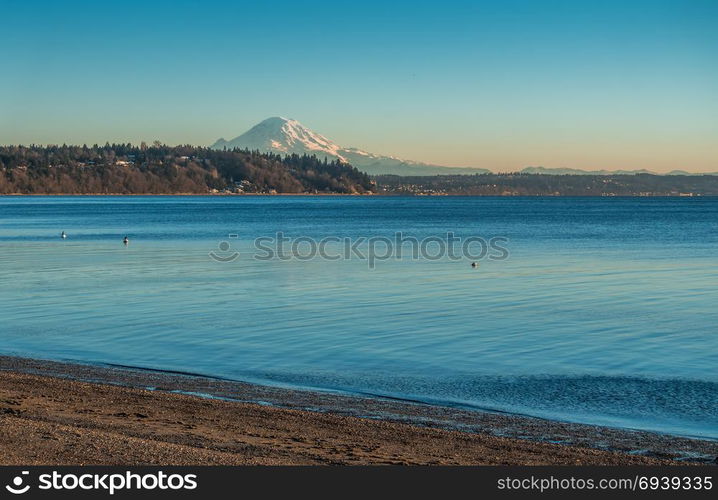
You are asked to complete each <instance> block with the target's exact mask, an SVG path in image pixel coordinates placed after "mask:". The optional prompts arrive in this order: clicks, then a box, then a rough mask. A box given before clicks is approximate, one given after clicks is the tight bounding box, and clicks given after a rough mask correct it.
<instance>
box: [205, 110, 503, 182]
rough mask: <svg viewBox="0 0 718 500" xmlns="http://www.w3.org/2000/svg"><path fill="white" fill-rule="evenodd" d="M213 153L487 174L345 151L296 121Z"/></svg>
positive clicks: (268, 126)
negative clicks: (302, 157) (254, 153)
mask: <svg viewBox="0 0 718 500" xmlns="http://www.w3.org/2000/svg"><path fill="white" fill-rule="evenodd" d="M210 147H211V148H212V149H234V148H239V149H248V150H250V151H255V150H256V151H263V152H272V153H278V154H291V153H295V154H300V155H302V154H308V155H316V156H317V157H318V158H319V159H324V158H328V159H329V160H339V161H342V162H345V163H350V164H351V165H353V166H355V167H356V168H358V169H359V170H361V171H362V172H366V173H368V174H371V175H381V174H392V175H442V174H446V175H449V174H477V173H487V172H489V171H488V170H486V169H480V168H461V167H442V166H440V165H430V164H428V163H421V162H415V161H410V160H402V159H400V158H395V157H393V156H382V155H377V154H374V153H368V152H366V151H362V150H361V149H357V148H345V147H342V146H339V145H338V144H336V143H334V142H332V141H331V140H329V139H327V138H326V137H324V136H323V135H320V134H318V133H316V132H314V131H313V130H310V129H309V128H307V127H305V126H304V125H302V124H301V123H299V122H298V121H297V120H291V119H289V118H283V117H280V116H275V117H272V118H267V119H266V120H264V121H262V122H260V123H258V124H257V125H255V126H254V127H252V128H251V129H249V130H248V131H247V132H245V133H243V134H242V135H240V136H237V137H235V138H234V139H232V140H230V141H227V140H225V139H219V140H217V141H216V142H215V143H214V144H212V146H210Z"/></svg>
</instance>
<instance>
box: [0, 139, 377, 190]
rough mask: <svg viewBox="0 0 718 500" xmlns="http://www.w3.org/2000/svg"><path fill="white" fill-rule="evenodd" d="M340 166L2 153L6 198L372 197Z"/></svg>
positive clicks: (57, 151) (239, 154)
mask: <svg viewBox="0 0 718 500" xmlns="http://www.w3.org/2000/svg"><path fill="white" fill-rule="evenodd" d="M372 186H373V185H372V183H371V181H370V179H369V177H368V176H367V175H366V174H364V173H362V172H360V171H358V170H357V169H355V168H354V167H351V166H349V165H347V164H344V163H341V162H339V161H326V160H319V159H317V158H316V157H314V156H306V155H304V156H299V155H289V156H280V155H277V154H272V153H260V152H258V151H242V150H232V151H227V150H225V151H218V150H213V149H209V148H202V147H196V146H165V145H162V144H159V143H155V144H153V145H152V146H147V145H146V144H144V143H142V144H141V145H140V146H133V145H131V144H105V145H104V146H97V145H94V146H67V145H63V146H28V147H26V146H2V147H0V194H13V193H18V194H62V193H64V194H104V193H108V194H109V193H113V194H172V193H191V194H206V193H211V192H223V191H224V192H246V193H271V192H279V193H364V192H368V191H370V190H371V189H372Z"/></svg>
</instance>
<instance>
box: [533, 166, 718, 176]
mask: <svg viewBox="0 0 718 500" xmlns="http://www.w3.org/2000/svg"><path fill="white" fill-rule="evenodd" d="M521 173H522V174H545V175H637V174H651V175H718V172H706V173H691V172H686V171H685V170H672V171H671V172H668V173H667V174H659V173H657V172H653V171H651V170H645V169H640V170H580V169H578V168H546V167H526V168H524V169H523V170H521Z"/></svg>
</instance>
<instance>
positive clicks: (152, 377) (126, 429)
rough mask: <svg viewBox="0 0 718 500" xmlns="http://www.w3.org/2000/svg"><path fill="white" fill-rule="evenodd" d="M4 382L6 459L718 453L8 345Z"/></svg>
mask: <svg viewBox="0 0 718 500" xmlns="http://www.w3.org/2000/svg"><path fill="white" fill-rule="evenodd" d="M0 380H1V381H2V383H0V425H2V426H3V429H4V430H6V432H5V437H0V453H2V455H0V456H3V457H5V458H3V459H2V461H3V464H5V465H10V464H30V463H32V464H53V465H54V464H75V463H87V464H107V463H118V464H128V465H129V464H132V465H136V464H146V463H157V464H163V465H169V464H177V465H181V464H187V465H189V464H272V465H290V464H364V465H365V464H446V465H449V464H454V465H478V464H495V465H499V464H514V465H549V464H587V465H588V464H604V465H621V464H677V463H703V464H710V463H715V462H714V461H715V460H716V456H718V442H714V441H707V440H700V439H689V438H683V437H675V436H668V435H662V434H655V433H650V432H644V431H632V430H625V429H614V428H607V427H598V426H592V425H585V424H572V423H566V422H557V421H550V420H542V419H538V418H533V417H525V416H518V415H510V414H500V413H489V412H480V411H472V410H462V409H456V408H450V407H440V406H431V405H426V404H420V403H413V402H406V401H395V400H390V399H383V398H374V397H371V398H370V397H362V396H350V395H342V394H334V393H321V392H311V391H304V390H295V389H284V388H278V387H269V386H261V385H255V384H249V383H244V382H235V381H230V380H223V379H213V378H209V377H201V376H194V375H185V374H177V373H167V372H161V371H154V370H146V369H139V368H131V367H113V366H107V365H86V364H77V363H69V362H57V361H42V360H35V359H28V358H19V357H12V356H0ZM133 440H139V441H138V442H137V444H138V445H140V444H141V446H133V445H132V444H131V443H132V442H134V441H133ZM17 443H23V446H22V447H18V446H16V444H17ZM79 450H84V451H83V452H82V453H80V452H79Z"/></svg>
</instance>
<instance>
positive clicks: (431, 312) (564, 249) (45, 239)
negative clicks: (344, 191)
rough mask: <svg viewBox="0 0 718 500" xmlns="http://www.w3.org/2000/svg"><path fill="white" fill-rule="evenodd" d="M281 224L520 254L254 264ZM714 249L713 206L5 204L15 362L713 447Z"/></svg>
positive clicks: (716, 413) (1, 224)
mask: <svg viewBox="0 0 718 500" xmlns="http://www.w3.org/2000/svg"><path fill="white" fill-rule="evenodd" d="M62 230H64V231H66V232H67V233H68V238H67V239H66V240H61V239H60V238H59V234H60V231H62ZM276 231H283V232H284V233H286V235H287V236H291V237H299V236H309V237H313V238H322V237H325V236H338V237H351V238H359V237H371V236H390V237H393V234H394V232H395V231H402V232H403V233H404V234H405V235H413V236H416V237H418V238H421V237H426V236H437V235H438V236H441V235H444V234H445V233H446V232H447V231H453V232H455V233H456V235H457V236H462V237H468V236H474V235H478V236H482V237H484V238H490V237H493V236H505V237H508V238H509V242H508V243H507V244H505V246H506V247H507V248H508V249H509V251H510V257H509V258H508V259H507V260H503V261H491V260H483V261H482V262H481V266H480V267H479V269H471V267H470V266H469V261H468V260H463V261H458V262H456V261H452V260H450V259H448V258H444V259H441V260H438V261H431V260H411V259H409V258H402V259H399V260H397V259H393V260H390V261H387V262H379V263H378V264H377V266H376V269H374V270H370V269H369V268H368V266H367V263H366V262H365V261H362V260H361V259H358V258H354V259H351V260H337V261H326V260H319V259H315V260H310V261H302V260H296V259H293V260H287V261H281V260H270V261H258V260H255V259H253V258H252V254H253V253H254V250H253V246H252V240H253V239H254V238H256V237H261V236H272V235H274V233H275V232H276ZM229 233H236V234H238V235H239V238H236V239H228V234H229ZM125 234H128V235H129V236H130V238H131V242H130V244H129V245H128V246H127V247H125V246H124V245H123V244H122V242H121V239H122V237H123V236H124V235H125ZM222 241H228V242H229V243H231V248H230V249H229V250H228V251H227V252H224V253H222V250H221V249H218V244H219V243H220V242H222ZM717 248H718V199H715V198H714V199H709V198H704V199H700V198H698V199H696V198H694V199H686V198H680V199H679V198H675V199H666V198H660V199H659V198H640V199H630V198H623V199H616V198H613V199H609V198H601V199H576V198H538V199H537V198H380V197H375V198H367V197H365V198H359V197H316V198H310V197H214V198H213V197H157V198H154V197H117V198H115V197H91V198H85V197H77V198H75V197H67V198H64V197H1V198H0V352H1V353H3V354H18V355H24V356H34V357H40V358H50V359H66V360H67V359H69V360H80V361H87V362H97V363H120V364H125V365H133V366H141V367H153V368H160V369H169V370H181V371H187V372H193V373H200V374H208V375H217V376H222V377H228V378H232V379H237V380H246V381H255V382H261V383H269V384H281V385H286V386H299V387H311V388H318V389H330V390H341V391H346V392H351V393H365V394H366V393H369V394H377V395H387V396H395V397H402V398H411V399H417V400H422V401H426V402H435V403H442V404H447V403H448V404H456V405H461V406H465V407H475V408H483V409H493V410H502V411H509V412H516V413H523V414H529V415H536V416H541V417H548V418H556V419H564V420H570V421H577V422H588V423H598V424H607V425H615V426H625V427H633V428H642V429H651V430H658V431H662V432H667V433H679V434H686V435H694V436H704V437H713V438H718V268H717V266H716V264H718V255H717V253H716V249H717ZM212 250H214V251H215V252H217V254H219V255H220V256H225V255H228V254H229V253H230V252H231V251H235V250H237V251H239V252H240V253H241V257H240V258H239V259H237V260H235V261H233V262H229V263H221V262H216V261H214V260H212V259H211V258H210V257H209V256H208V253H209V252H210V251H212Z"/></svg>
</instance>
